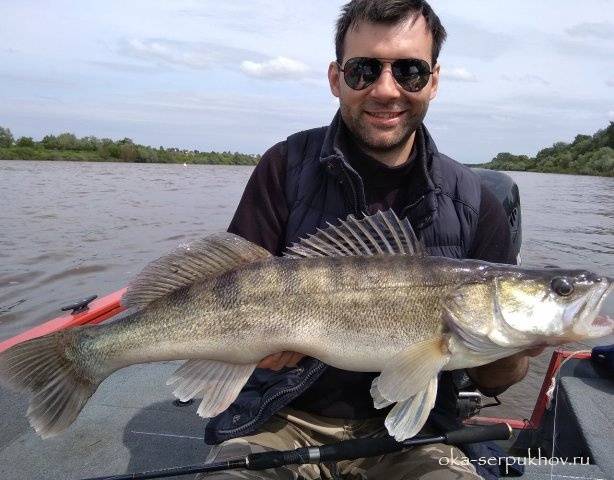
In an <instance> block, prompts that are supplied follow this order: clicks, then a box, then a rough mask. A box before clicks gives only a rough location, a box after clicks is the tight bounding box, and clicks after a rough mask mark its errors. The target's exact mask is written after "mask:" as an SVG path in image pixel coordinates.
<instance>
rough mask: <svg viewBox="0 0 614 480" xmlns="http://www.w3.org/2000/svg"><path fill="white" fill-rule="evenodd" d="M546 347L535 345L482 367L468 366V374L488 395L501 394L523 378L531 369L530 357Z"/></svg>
mask: <svg viewBox="0 0 614 480" xmlns="http://www.w3.org/2000/svg"><path fill="white" fill-rule="evenodd" d="M544 349H545V347H533V348H529V349H527V350H523V351H522V352H518V353H516V354H514V355H512V356H510V357H505V358H502V359H500V360H497V361H496V362H492V363H488V364H486V365H482V366H480V367H475V368H468V369H467V375H469V378H471V380H472V381H473V382H474V383H475V384H476V386H477V387H478V389H479V390H480V391H481V392H482V393H484V394H486V395H499V394H501V393H503V392H504V391H505V390H507V389H508V388H509V387H511V386H512V385H514V384H515V383H518V382H519V381H520V380H522V379H523V378H524V377H525V375H526V374H527V371H528V370H529V357H536V356H538V355H539V354H541V353H542V352H543V351H544Z"/></svg>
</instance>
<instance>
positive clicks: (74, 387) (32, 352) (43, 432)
mask: <svg viewBox="0 0 614 480" xmlns="http://www.w3.org/2000/svg"><path fill="white" fill-rule="evenodd" d="M73 338H74V334H73V333H72V332H68V331H65V332H58V333H52V334H50V335H46V336H44V337H40V338H35V339H33V340H28V341H26V342H23V343H20V344H18V345H15V346H13V347H11V348H9V349H8V350H6V351H5V352H2V353H0V381H2V382H3V383H6V384H8V386H9V387H12V388H14V389H15V390H18V391H30V392H32V394H33V397H32V399H31V400H30V406H29V408H28V412H27V416H28V419H29V420H30V425H32V427H33V428H34V430H36V432H37V433H38V434H39V435H40V436H41V437H43V438H47V437H52V436H54V435H57V434H58V433H60V432H61V431H63V430H65V429H66V428H68V427H69V426H70V424H71V423H72V422H74V420H75V419H76V418H77V415H79V412H80V411H81V409H82V408H83V406H84V405H85V402H87V400H88V399H89V398H90V397H91V396H92V394H93V393H94V391H95V390H96V388H97V387H98V384H99V383H100V382H99V381H98V382H95V383H94V382H92V380H91V379H90V378H86V376H85V375H83V373H81V372H80V369H79V368H78V367H77V366H76V365H75V363H74V361H73V360H72V359H70V358H68V356H67V355H66V347H67V346H68V344H70V343H72V340H73Z"/></svg>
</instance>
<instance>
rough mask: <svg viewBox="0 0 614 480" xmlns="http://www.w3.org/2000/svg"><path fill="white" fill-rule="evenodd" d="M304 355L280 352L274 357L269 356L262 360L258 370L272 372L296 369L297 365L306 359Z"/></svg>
mask: <svg viewBox="0 0 614 480" xmlns="http://www.w3.org/2000/svg"><path fill="white" fill-rule="evenodd" d="M304 356H305V355H303V354H302V353H296V352H279V353H274V354H273V355H268V356H266V357H264V358H263V359H262V360H260V363H259V364H258V365H257V368H268V369H270V370H274V371H276V372H277V371H279V370H281V369H282V368H284V367H296V364H297V363H298V362H299V361H300V360H301V359H302V358H303V357H304Z"/></svg>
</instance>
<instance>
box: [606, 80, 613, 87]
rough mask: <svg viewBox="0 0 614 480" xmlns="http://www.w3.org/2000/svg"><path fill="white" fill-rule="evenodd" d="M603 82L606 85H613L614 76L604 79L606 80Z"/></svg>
mask: <svg viewBox="0 0 614 480" xmlns="http://www.w3.org/2000/svg"><path fill="white" fill-rule="evenodd" d="M605 84H606V85H607V86H608V87H614V78H610V79H608V80H606V81H605Z"/></svg>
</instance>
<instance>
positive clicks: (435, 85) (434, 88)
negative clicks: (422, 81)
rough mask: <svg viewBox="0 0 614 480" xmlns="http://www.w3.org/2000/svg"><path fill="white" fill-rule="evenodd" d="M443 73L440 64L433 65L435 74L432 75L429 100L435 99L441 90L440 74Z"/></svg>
mask: <svg viewBox="0 0 614 480" xmlns="http://www.w3.org/2000/svg"><path fill="white" fill-rule="evenodd" d="M440 73H441V66H440V65H439V64H437V65H435V66H434V67H433V74H432V75H431V93H430V95H429V100H433V99H434V98H435V97H436V96H437V92H438V91H439V74H440Z"/></svg>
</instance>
